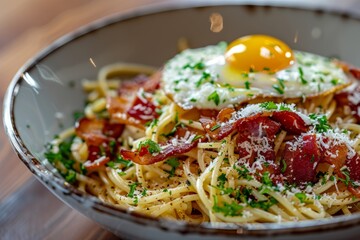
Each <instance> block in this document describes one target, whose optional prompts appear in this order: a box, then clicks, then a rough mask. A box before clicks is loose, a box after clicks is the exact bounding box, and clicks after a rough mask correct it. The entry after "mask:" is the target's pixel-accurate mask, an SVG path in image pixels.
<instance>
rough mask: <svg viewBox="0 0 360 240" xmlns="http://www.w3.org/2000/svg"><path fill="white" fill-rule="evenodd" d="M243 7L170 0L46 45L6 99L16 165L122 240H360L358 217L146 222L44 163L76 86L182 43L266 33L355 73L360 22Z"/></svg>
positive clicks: (68, 118)
mask: <svg viewBox="0 0 360 240" xmlns="http://www.w3.org/2000/svg"><path fill="white" fill-rule="evenodd" d="M250 2H251V3H250ZM250 2H249V1H248V2H244V1H227V2H224V1H209V2H208V3H206V2H200V1H192V2H184V1H182V2H181V3H177V2H170V3H167V4H162V5H156V6H152V7H147V8H142V9H137V10H135V11H132V12H129V13H126V14H122V15H116V16H111V17H108V18H106V19H102V20H100V21H97V22H95V23H92V24H90V25H88V26H85V27H83V28H81V29H79V30H77V31H75V32H73V33H70V34H69V35H67V36H65V37H63V38H61V39H59V40H58V41H56V42H55V43H53V44H52V45H51V46H49V47H48V48H47V49H45V50H44V51H42V52H41V53H39V54H38V55H37V56H35V57H34V58H33V59H31V60H30V61H29V62H28V63H27V64H26V65H25V66H23V67H22V68H21V69H20V70H19V72H18V73H17V75H16V76H15V77H14V79H13V81H12V82H11V84H10V86H9V88H8V91H7V94H6V97H5V101H4V124H5V129H6V133H7V134H8V136H9V139H10V141H11V143H12V145H13V147H14V149H15V151H16V153H17V154H18V156H19V158H20V159H21V160H22V161H23V163H24V164H25V165H26V166H27V167H28V168H29V170H30V171H31V172H33V174H34V175H35V176H36V177H37V178H38V179H39V180H40V181H41V182H42V183H43V184H44V185H45V186H46V187H47V188H48V189H49V190H50V191H52V192H53V193H54V194H55V195H56V196H58V197H59V198H60V199H61V200H63V201H64V202H65V203H66V204H68V205H69V206H71V207H73V208H75V209H77V210H78V211H79V212H81V213H83V214H84V215H86V216H88V217H89V218H91V219H93V220H94V221H96V222H98V223H99V224H101V225H102V226H103V227H104V228H106V229H108V230H110V231H112V232H113V233H115V234H117V235H118V236H120V237H122V238H129V239H172V240H175V239H182V238H184V237H186V238H189V239H219V238H226V239H264V238H270V237H271V238H276V239H304V238H306V239H319V238H320V237H321V238H326V239H344V238H348V239H359V236H360V215H359V214H355V215H352V216H341V217H334V218H331V219H324V220H321V221H305V222H295V223H283V224H244V225H235V224H217V225H210V224H208V223H204V224H202V225H189V224H187V223H184V222H174V221H169V220H164V219H155V218H150V217H146V216H143V215H140V214H137V213H134V212H129V211H127V210H125V209H117V208H114V207H112V206H110V205H108V204H105V203H102V202H101V201H100V200H99V199H97V198H95V197H93V196H90V195H88V194H85V193H82V192H80V191H78V190H76V189H75V188H74V187H72V186H71V185H70V184H68V183H66V182H65V181H64V179H63V178H62V177H61V176H59V175H58V174H57V173H56V171H54V168H53V167H52V166H49V165H47V164H45V163H44V161H43V159H44V156H43V153H44V145H45V144H46V143H47V142H49V141H50V140H51V139H52V138H53V137H54V135H56V134H58V133H59V132H60V131H61V130H63V128H66V127H69V126H72V124H73V119H72V114H73V112H74V111H77V110H81V109H82V107H83V103H84V100H85V94H84V93H83V91H82V88H81V84H80V80H81V79H83V78H88V79H93V78H95V77H96V75H97V72H98V70H99V68H101V67H102V66H104V65H107V64H111V63H114V62H131V63H141V64H147V65H151V66H155V67H159V66H161V65H162V64H163V63H164V62H165V61H166V60H167V59H169V58H171V57H172V56H173V55H174V54H175V53H176V50H177V41H178V39H179V38H181V37H185V38H187V39H188V41H189V43H190V45H191V47H200V46H205V45H209V44H215V43H217V42H219V41H223V40H225V41H232V40H234V39H236V38H238V37H240V36H243V35H248V34H256V33H261V34H268V35H273V36H275V37H277V38H280V39H282V40H284V41H285V42H287V43H288V44H289V45H290V46H291V47H292V48H293V49H298V50H303V51H308V52H313V53H317V54H321V55H325V56H337V57H339V58H341V59H343V60H345V61H348V62H350V63H352V64H354V65H358V66H360V47H359V43H360V21H359V17H358V16H355V15H356V14H355V15H354V14H353V13H352V14H346V13H344V12H342V11H340V10H338V9H337V8H336V6H335V5H334V6H330V5H324V4H323V5H321V4H320V5H319V6H315V5H314V3H313V4H311V5H310V4H306V5H301V6H300V5H299V4H297V5H295V4H289V2H287V5H284V2H286V1H270V2H269V1H250ZM291 2H293V1H291ZM307 2H308V1H307ZM314 2H315V1H314ZM322 2H323V1H322ZM345 2H346V1H345ZM342 3H343V2H342ZM251 4H252V5H251ZM212 13H219V14H221V15H222V16H223V20H224V28H223V30H222V31H221V32H218V33H214V32H212V31H210V22H209V16H210V15H211V14H212ZM348 13H349V12H348ZM90 58H91V61H90ZM91 62H93V63H95V65H96V67H95V66H94V64H93V63H91Z"/></svg>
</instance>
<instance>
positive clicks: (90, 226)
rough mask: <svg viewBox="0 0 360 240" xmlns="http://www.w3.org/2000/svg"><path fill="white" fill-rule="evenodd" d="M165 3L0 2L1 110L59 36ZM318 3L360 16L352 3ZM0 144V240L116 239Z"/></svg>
mask: <svg viewBox="0 0 360 240" xmlns="http://www.w3.org/2000/svg"><path fill="white" fill-rule="evenodd" d="M165 1H173V0H102V1H100V0H98V1H96V0H61V1H60V0H52V1H49V0H31V1H30V0H16V1H11V0H0V2H1V10H0V36H1V37H0V85H1V88H0V94H1V96H0V103H1V106H2V100H3V97H4V93H5V91H6V88H7V86H8V84H9V82H10V81H11V78H12V76H13V75H14V74H15V72H16V71H17V69H18V68H19V67H20V66H21V65H22V64H23V63H24V62H25V61H26V60H27V59H29V58H30V57H31V56H32V55H34V54H35V53H36V52H38V51H39V50H41V49H42V48H44V47H45V46H47V45H48V44H50V43H51V42H52V41H54V40H55V39H57V38H58V37H60V36H61V35H63V34H65V33H68V32H70V31H72V30H74V29H76V28H78V27H80V26H81V25H84V24H86V23H88V22H91V21H93V20H96V19H98V18H101V17H104V16H106V15H109V14H114V13H116V12H123V11H128V10H131V9H133V8H135V7H138V6H141V5H148V4H158V3H160V2H165ZM289 1H290V0H289ZM294 1H297V0H294ZM303 1H305V0H303ZM306 1H307V2H311V1H312V0H306ZM321 1H322V2H324V1H326V2H327V3H336V2H339V8H343V9H344V8H347V9H351V10H352V11H357V12H359V13H360V4H359V1H357V0H344V1H341V3H340V1H338V0H321ZM312 2H317V3H318V2H319V1H312ZM1 119H2V117H1ZM0 144H1V145H0V148H1V152H0V239H115V238H116V237H115V236H114V235H112V234H111V233H109V232H108V231H106V230H104V229H102V228H101V227H99V226H98V225H97V224H96V223H94V222H92V221H91V220H89V219H88V218H86V217H84V216H82V215H81V214H80V213H78V212H76V211H75V210H72V209H71V208H70V207H68V206H66V205H65V204H63V203H62V202H61V201H59V200H58V199H57V198H56V197H54V196H53V195H52V194H51V193H50V192H49V191H48V190H47V189H46V188H45V187H44V186H42V185H41V184H40V182H38V181H37V180H36V179H35V178H34V177H33V176H32V175H31V173H30V171H28V170H27V169H26V167H25V166H24V165H23V164H22V163H21V161H20V160H19V159H18V158H17V156H16V154H15V153H14V151H13V150H12V149H11V147H10V144H9V143H8V140H7V137H6V136H5V134H4V131H3V130H1V131H0Z"/></svg>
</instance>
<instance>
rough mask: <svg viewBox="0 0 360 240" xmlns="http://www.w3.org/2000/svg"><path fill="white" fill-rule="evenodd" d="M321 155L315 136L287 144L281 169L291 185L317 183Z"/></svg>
mask: <svg viewBox="0 0 360 240" xmlns="http://www.w3.org/2000/svg"><path fill="white" fill-rule="evenodd" d="M320 159H321V154H320V149H319V147H318V144H317V142H316V136H315V134H309V135H305V136H303V137H302V138H301V139H299V140H293V141H291V142H288V143H286V145H285V150H284V152H283V156H282V161H281V165H280V167H281V168H282V169H285V170H284V172H283V174H284V176H285V177H286V178H287V181H288V182H289V183H296V184H303V183H307V182H315V180H316V179H315V177H316V166H317V165H318V163H319V162H320Z"/></svg>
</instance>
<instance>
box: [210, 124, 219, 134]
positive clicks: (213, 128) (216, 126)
mask: <svg viewBox="0 0 360 240" xmlns="http://www.w3.org/2000/svg"><path fill="white" fill-rule="evenodd" d="M220 127H221V126H220V125H219V124H216V125H214V126H213V127H212V128H210V131H212V132H213V131H215V130H216V129H218V128H220Z"/></svg>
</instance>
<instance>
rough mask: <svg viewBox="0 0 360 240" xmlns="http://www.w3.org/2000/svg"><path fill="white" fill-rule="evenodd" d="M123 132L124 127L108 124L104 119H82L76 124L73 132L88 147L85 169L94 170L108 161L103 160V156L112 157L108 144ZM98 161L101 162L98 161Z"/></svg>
mask: <svg viewBox="0 0 360 240" xmlns="http://www.w3.org/2000/svg"><path fill="white" fill-rule="evenodd" d="M123 130H124V125H122V124H117V123H110V122H109V121H108V120H105V119H88V118H82V119H80V121H78V122H77V124H76V127H75V132H76V134H77V135H78V136H79V137H80V138H82V139H83V140H84V141H85V142H86V144H87V146H88V151H89V157H88V161H87V162H86V166H85V164H84V166H85V167H86V168H87V169H88V168H89V169H88V170H94V169H96V168H98V167H100V166H103V165H105V164H106V163H107V162H108V161H109V160H106V159H103V158H104V156H103V155H106V156H112V155H113V154H114V153H112V152H111V149H110V146H109V142H110V140H115V139H117V138H118V137H120V136H121V134H122V132H123ZM116 147H117V146H115V148H116ZM99 159H102V160H101V161H98V160H99ZM92 162H95V163H92ZM87 166H88V167H87Z"/></svg>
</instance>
